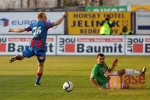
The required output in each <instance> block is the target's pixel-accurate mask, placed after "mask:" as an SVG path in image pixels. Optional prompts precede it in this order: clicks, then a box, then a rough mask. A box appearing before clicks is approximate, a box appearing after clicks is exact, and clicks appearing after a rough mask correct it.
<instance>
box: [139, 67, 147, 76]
mask: <svg viewBox="0 0 150 100" xmlns="http://www.w3.org/2000/svg"><path fill="white" fill-rule="evenodd" d="M145 72H146V67H143V69H142V70H141V71H140V73H141V75H145Z"/></svg>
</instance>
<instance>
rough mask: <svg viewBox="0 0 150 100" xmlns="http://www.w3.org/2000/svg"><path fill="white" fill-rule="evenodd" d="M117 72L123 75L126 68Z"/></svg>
mask: <svg viewBox="0 0 150 100" xmlns="http://www.w3.org/2000/svg"><path fill="white" fill-rule="evenodd" d="M117 72H118V75H120V76H122V75H124V74H125V69H121V70H119V71H117Z"/></svg>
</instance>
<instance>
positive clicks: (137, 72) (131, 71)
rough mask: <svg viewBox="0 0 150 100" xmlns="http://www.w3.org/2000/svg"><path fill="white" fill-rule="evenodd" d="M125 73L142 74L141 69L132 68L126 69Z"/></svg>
mask: <svg viewBox="0 0 150 100" xmlns="http://www.w3.org/2000/svg"><path fill="white" fill-rule="evenodd" d="M125 74H127V75H140V74H141V73H140V71H136V70H132V69H125Z"/></svg>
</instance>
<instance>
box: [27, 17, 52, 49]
mask: <svg viewBox="0 0 150 100" xmlns="http://www.w3.org/2000/svg"><path fill="white" fill-rule="evenodd" d="M53 26H54V24H53V23H49V22H43V21H40V20H38V21H37V22H35V23H32V24H30V26H28V27H27V28H25V30H26V31H27V32H28V31H32V40H31V42H30V46H31V47H33V48H45V45H46V38H47V31H48V29H49V28H52V27H53Z"/></svg>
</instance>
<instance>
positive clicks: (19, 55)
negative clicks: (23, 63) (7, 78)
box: [9, 53, 25, 63]
mask: <svg viewBox="0 0 150 100" xmlns="http://www.w3.org/2000/svg"><path fill="white" fill-rule="evenodd" d="M24 58H25V57H24V56H23V54H22V53H21V54H18V55H16V56H13V57H11V58H10V59H9V63H12V62H14V61H15V60H23V59H24Z"/></svg>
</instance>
